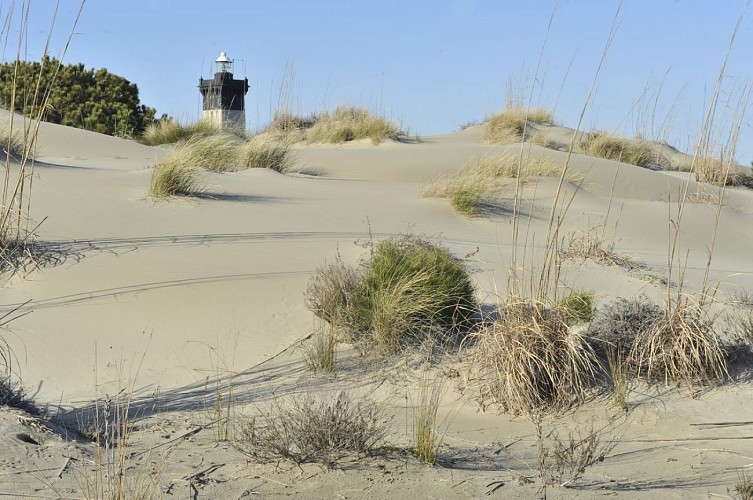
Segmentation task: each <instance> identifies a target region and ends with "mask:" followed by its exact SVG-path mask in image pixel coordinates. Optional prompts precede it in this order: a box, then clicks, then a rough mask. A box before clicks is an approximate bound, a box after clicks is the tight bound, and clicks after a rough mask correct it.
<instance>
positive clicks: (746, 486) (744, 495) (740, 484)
mask: <svg viewBox="0 0 753 500" xmlns="http://www.w3.org/2000/svg"><path fill="white" fill-rule="evenodd" d="M735 493H737V495H738V497H739V498H740V500H753V480H751V478H750V477H748V475H747V474H746V473H745V472H742V473H740V476H739V478H738V480H737V484H736V485H735Z"/></svg>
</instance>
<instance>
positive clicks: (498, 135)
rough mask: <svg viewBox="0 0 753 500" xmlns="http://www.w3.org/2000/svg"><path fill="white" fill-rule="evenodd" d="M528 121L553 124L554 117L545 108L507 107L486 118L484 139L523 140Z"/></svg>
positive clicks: (506, 142)
mask: <svg viewBox="0 0 753 500" xmlns="http://www.w3.org/2000/svg"><path fill="white" fill-rule="evenodd" d="M526 121H528V122H531V123H537V124H540V125H553V124H554V117H553V116H552V114H551V113H549V112H548V111H547V110H546V109H544V108H533V109H529V110H526V109H524V108H507V109H505V110H504V111H502V112H500V113H497V114H495V115H492V116H490V117H489V118H487V120H486V122H487V123H486V129H485V131H484V140H485V141H486V142H490V143H494V144H509V143H512V142H518V141H521V140H523V138H524V137H523V133H524V132H525V130H526Z"/></svg>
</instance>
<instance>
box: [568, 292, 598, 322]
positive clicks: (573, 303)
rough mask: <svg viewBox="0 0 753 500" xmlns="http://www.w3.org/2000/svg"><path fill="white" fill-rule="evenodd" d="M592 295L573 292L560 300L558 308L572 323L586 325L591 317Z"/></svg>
mask: <svg viewBox="0 0 753 500" xmlns="http://www.w3.org/2000/svg"><path fill="white" fill-rule="evenodd" d="M593 303H594V294H593V293H591V292H573V293H571V294H569V295H567V296H566V297H564V298H563V299H562V300H560V303H559V307H560V308H562V309H563V310H564V311H565V314H567V317H568V318H569V319H570V321H571V322H573V323H588V322H589V321H591V318H592V317H593Z"/></svg>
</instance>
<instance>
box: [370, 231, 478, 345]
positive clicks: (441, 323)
mask: <svg viewBox="0 0 753 500" xmlns="http://www.w3.org/2000/svg"><path fill="white" fill-rule="evenodd" d="M364 284H365V294H366V296H365V304H366V308H365V313H366V314H367V316H368V321H367V323H368V324H370V326H371V328H370V330H371V331H370V334H371V336H372V337H373V341H375V342H376V344H377V345H378V346H380V347H382V348H385V349H386V350H396V349H398V348H399V347H401V346H402V345H404V344H405V343H406V342H410V341H411V340H413V339H414V338H415V337H416V336H421V335H425V332H426V331H431V330H432V329H434V328H436V327H440V328H443V329H452V328H454V327H456V326H458V325H460V324H463V323H465V322H467V321H468V320H469V319H470V317H471V315H472V314H473V313H474V312H475V310H476V305H475V304H476V301H475V297H474V288H473V284H472V283H471V279H470V276H469V274H468V271H467V270H466V269H465V267H464V266H463V265H462V264H461V263H460V262H458V261H457V260H455V258H454V257H453V256H452V254H450V252H449V251H448V250H447V249H445V248H442V247H439V246H437V245H434V244H432V243H429V242H427V241H424V240H421V239H419V238H416V237H412V236H402V237H397V238H391V239H388V240H384V241H380V242H379V243H378V244H377V245H376V247H375V249H374V255H373V256H372V257H371V260H370V261H369V263H368V265H367V266H366V272H365V274H364Z"/></svg>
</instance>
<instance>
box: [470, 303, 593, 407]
mask: <svg viewBox="0 0 753 500" xmlns="http://www.w3.org/2000/svg"><path fill="white" fill-rule="evenodd" d="M567 321H568V320H567V311H565V310H564V309H562V308H559V307H554V308H547V307H545V306H544V305H543V304H541V303H536V302H531V301H527V300H509V301H508V302H507V303H506V304H503V305H501V306H500V307H499V311H498V318H497V319H496V320H495V321H494V322H493V323H492V324H490V325H488V326H487V327H485V328H484V329H483V330H482V331H480V332H478V333H475V334H473V341H474V344H475V345H474V347H473V348H472V349H471V350H470V351H469V360H468V361H469V362H468V367H469V370H470V373H471V374H470V378H469V385H470V386H471V387H472V388H474V389H475V390H476V391H478V394H479V402H480V403H481V404H482V405H483V406H486V405H489V404H494V405H498V406H499V407H501V408H502V409H504V410H506V411H509V412H511V413H514V414H523V415H527V416H533V415H535V414H540V413H546V412H559V411H562V410H565V409H567V408H569V407H571V406H572V405H573V404H575V403H578V402H581V401H583V400H584V399H585V398H586V395H587V393H588V391H589V389H590V388H591V386H592V384H593V382H594V377H595V362H596V356H595V354H594V352H593V349H592V348H591V347H590V346H589V345H588V343H587V342H585V341H584V339H583V338H582V337H581V336H580V335H579V334H577V333H574V332H572V331H571V330H570V328H569V326H568V322H567Z"/></svg>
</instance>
